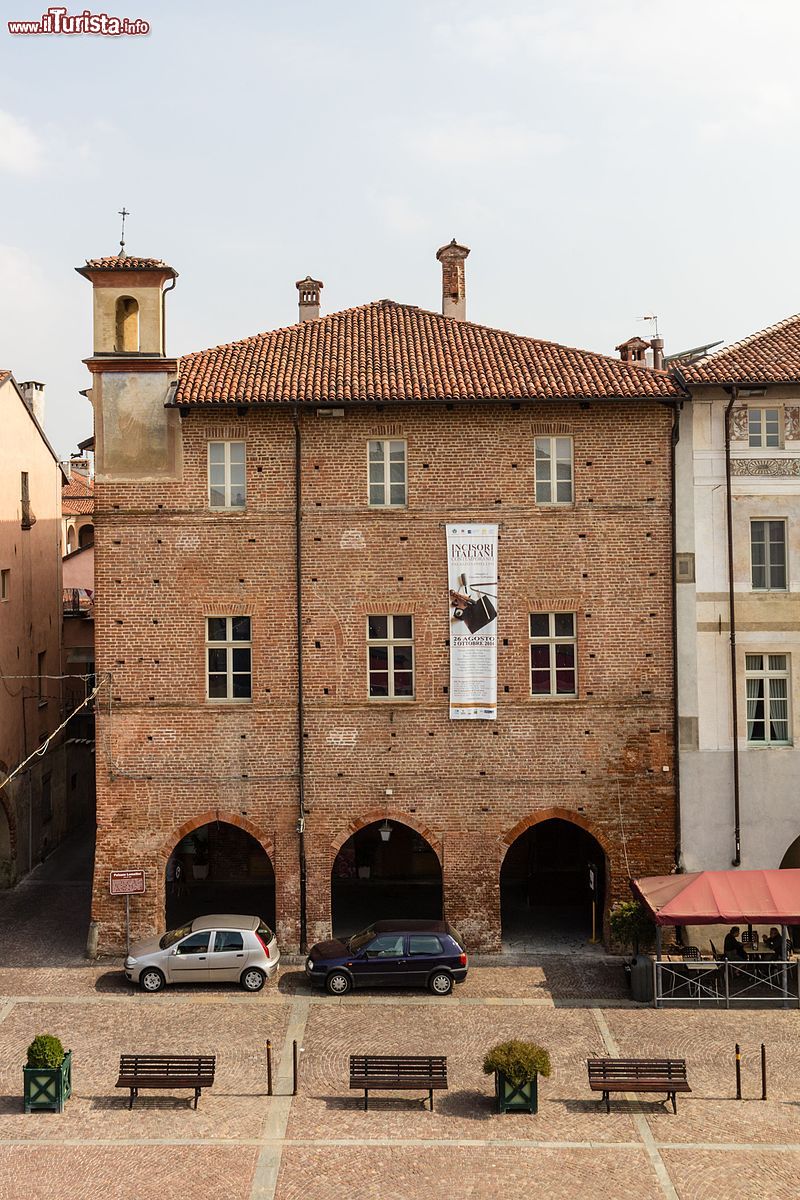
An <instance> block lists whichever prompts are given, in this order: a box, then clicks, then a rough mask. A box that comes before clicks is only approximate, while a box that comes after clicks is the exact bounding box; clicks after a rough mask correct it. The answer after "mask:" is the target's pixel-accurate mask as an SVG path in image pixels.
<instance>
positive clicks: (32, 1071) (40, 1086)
mask: <svg viewBox="0 0 800 1200" xmlns="http://www.w3.org/2000/svg"><path fill="white" fill-rule="evenodd" d="M22 1076H23V1085H24V1092H23V1100H24V1105H25V1112H26V1113H29V1112H32V1111H34V1110H36V1109H42V1110H44V1111H49V1112H63V1111H64V1102H65V1101H66V1100H68V1099H69V1097H70V1096H71V1095H72V1051H71V1050H65V1049H64V1047H63V1045H62V1044H61V1041H60V1040H59V1038H57V1037H53V1036H52V1034H49V1033H40V1034H38V1035H37V1036H36V1037H35V1038H34V1039H33V1041H32V1042H31V1044H30V1046H28V1059H27V1063H26V1065H25V1066H24V1067H23V1068H22Z"/></svg>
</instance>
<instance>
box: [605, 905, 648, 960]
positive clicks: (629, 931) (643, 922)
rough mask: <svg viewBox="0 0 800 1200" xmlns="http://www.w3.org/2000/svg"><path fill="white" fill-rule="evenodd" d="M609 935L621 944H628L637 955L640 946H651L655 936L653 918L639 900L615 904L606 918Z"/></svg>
mask: <svg viewBox="0 0 800 1200" xmlns="http://www.w3.org/2000/svg"><path fill="white" fill-rule="evenodd" d="M608 923H609V927H610V929H611V936H612V938H613V939H614V941H615V942H617V943H618V944H619V945H621V946H629V947H630V948H631V949H632V950H633V953H634V954H635V955H637V956H638V954H639V948H640V946H651V945H652V943H653V938H654V936H655V925H654V923H653V919H652V917H651V916H650V914H649V912H648V911H647V909H646V908H645V906H644V905H643V904H642V903H641V901H639V900H623V901H622V902H621V903H620V904H615V905H614V907H613V908H612V910H611V913H610V915H609V918H608Z"/></svg>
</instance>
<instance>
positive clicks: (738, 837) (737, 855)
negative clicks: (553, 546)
mask: <svg viewBox="0 0 800 1200" xmlns="http://www.w3.org/2000/svg"><path fill="white" fill-rule="evenodd" d="M738 396H739V389H738V387H737V386H736V384H735V383H734V384H733V385H732V387H731V398H730V400H729V401H728V404H727V406H726V408H725V516H726V522H727V526H728V528H727V533H728V611H729V614H730V627H731V721H732V723H733V846H734V856H733V859H732V860H731V866H734V867H740V866H741V865H742V831H741V824H740V813H739V705H738V689H737V683H736V607H735V601H734V591H733V505H732V500H731V409H732V408H733V406H734V403H735V402H736V400H737V399H738Z"/></svg>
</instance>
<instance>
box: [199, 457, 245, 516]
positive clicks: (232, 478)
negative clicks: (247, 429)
mask: <svg viewBox="0 0 800 1200" xmlns="http://www.w3.org/2000/svg"><path fill="white" fill-rule="evenodd" d="M246 496H247V488H246V484H245V443H244V442H209V443H208V503H209V507H211V508H244V505H245V499H246Z"/></svg>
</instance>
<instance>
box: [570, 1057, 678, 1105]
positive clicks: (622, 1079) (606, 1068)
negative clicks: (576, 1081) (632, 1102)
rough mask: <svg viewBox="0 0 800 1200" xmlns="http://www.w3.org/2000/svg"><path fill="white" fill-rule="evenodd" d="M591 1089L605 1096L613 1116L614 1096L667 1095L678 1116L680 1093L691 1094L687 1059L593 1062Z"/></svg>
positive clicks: (620, 1059) (587, 1063) (589, 1065)
mask: <svg viewBox="0 0 800 1200" xmlns="http://www.w3.org/2000/svg"><path fill="white" fill-rule="evenodd" d="M586 1065H587V1066H588V1068H589V1086H590V1088H591V1089H592V1091H593V1092H602V1093H603V1095H602V1100H605V1102H606V1112H611V1102H610V1099H609V1096H610V1093H611V1092H666V1093H667V1096H666V1099H667V1100H671V1101H672V1111H673V1112H674V1113H677V1111H678V1108H677V1105H676V1103H675V1095H676V1093H677V1092H690V1091H691V1090H692V1089H691V1088H690V1087H689V1084H688V1083H687V1081H686V1059H685V1058H589V1059H587V1060H586Z"/></svg>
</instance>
